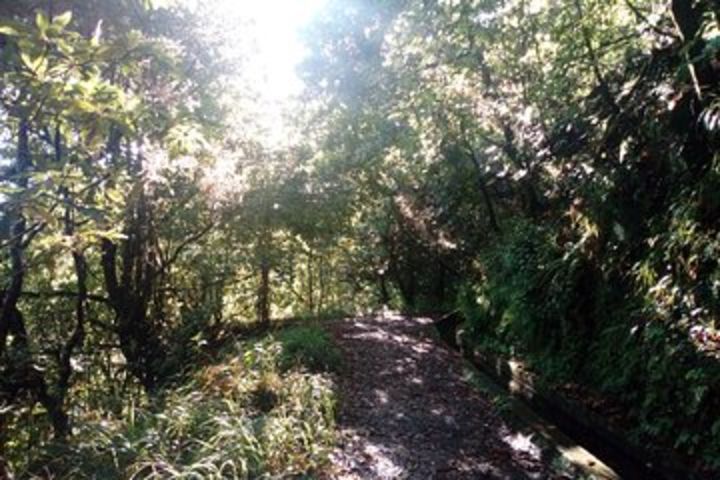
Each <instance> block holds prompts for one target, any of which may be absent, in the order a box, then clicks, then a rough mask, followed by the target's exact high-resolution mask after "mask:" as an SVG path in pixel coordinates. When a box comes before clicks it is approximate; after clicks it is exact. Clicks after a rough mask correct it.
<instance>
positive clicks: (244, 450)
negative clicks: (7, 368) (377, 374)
mask: <svg viewBox="0 0 720 480" xmlns="http://www.w3.org/2000/svg"><path fill="white" fill-rule="evenodd" d="M310 332H312V333H310ZM319 332H321V331H320V330H319V329H318V331H316V330H315V329H314V328H313V329H308V328H293V329H288V330H287V331H285V332H281V333H280V334H279V337H280V340H278V339H276V338H273V337H272V336H270V337H266V338H263V339H260V340H256V341H253V342H245V343H243V342H237V343H235V344H233V345H232V347H230V348H228V351H227V353H226V355H225V357H224V359H223V360H222V361H220V362H218V363H216V364H214V365H210V366H206V367H203V368H200V369H199V370H198V371H196V372H194V373H192V374H191V375H190V377H189V380H188V381H187V382H186V383H185V384H184V385H182V386H180V387H178V388H176V389H174V390H172V391H169V392H165V394H164V396H163V398H162V400H158V401H157V402H156V404H155V405H152V406H148V407H146V408H138V409H131V410H130V411H128V412H127V415H126V416H125V418H124V420H122V421H120V420H115V421H113V420H103V421H100V422H78V425H77V429H76V432H75V435H74V436H73V438H72V440H71V441H70V442H69V443H68V444H66V445H65V446H63V447H59V446H53V447H50V448H48V449H47V450H46V451H45V452H44V454H43V455H42V458H41V459H40V460H38V461H35V462H33V463H32V464H31V465H29V466H28V467H27V468H26V470H24V471H22V472H18V475H17V476H18V478H37V477H41V478H55V479H77V478H98V479H99V478H102V479H127V478H130V479H166V478H185V479H191V478H192V479H208V480H212V479H246V478H260V479H275V478H278V479H279V478H289V477H299V476H302V475H308V474H312V472H315V471H317V470H318V469H320V468H321V467H322V466H323V464H324V462H325V461H326V456H327V453H328V451H329V448H330V447H331V446H332V444H333V440H334V414H335V394H334V389H333V383H332V381H331V379H330V378H329V376H328V375H326V374H325V373H321V372H323V368H321V367H323V366H324V365H326V362H325V361H324V360H322V358H325V357H319V356H317V355H318V354H319V353H318V352H319V350H317V347H318V346H319V345H320V343H318V342H321V343H322V345H323V348H324V349H327V351H334V350H333V347H332V346H331V344H330V343H329V339H328V338H327V337H326V336H325V335H324V334H321V333H319ZM305 341H307V342H309V344H308V345H309V349H308V350H307V351H308V352H311V353H309V354H306V353H304V349H303V342H305ZM328 358H329V357H328ZM291 359H292V361H290V360H291ZM306 359H307V360H308V361H309V363H308V364H307V365H303V362H304V361H305V360H306ZM335 363H336V359H335V358H333V364H335ZM327 365H328V366H330V363H327ZM304 367H307V368H304ZM310 371H312V372H315V373H310Z"/></svg>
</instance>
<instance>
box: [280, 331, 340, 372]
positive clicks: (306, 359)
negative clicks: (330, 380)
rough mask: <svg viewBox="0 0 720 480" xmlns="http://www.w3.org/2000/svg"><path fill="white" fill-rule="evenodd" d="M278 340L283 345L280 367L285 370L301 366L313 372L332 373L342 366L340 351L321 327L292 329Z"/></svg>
mask: <svg viewBox="0 0 720 480" xmlns="http://www.w3.org/2000/svg"><path fill="white" fill-rule="evenodd" d="M278 339H279V340H280V343H281V344H282V354H281V357H280V365H281V367H282V368H284V369H287V368H291V367H298V366H301V367H305V368H306V369H308V370H310V371H312V372H330V371H337V370H338V369H339V368H340V366H341V363H342V357H341V355H340V352H339V350H338V349H337V347H336V346H335V345H334V344H333V342H332V340H331V339H330V335H329V334H328V333H327V332H326V331H325V330H323V329H322V328H320V327H317V326H301V327H290V328H287V329H285V330H283V331H282V332H281V333H280V334H279V336H278Z"/></svg>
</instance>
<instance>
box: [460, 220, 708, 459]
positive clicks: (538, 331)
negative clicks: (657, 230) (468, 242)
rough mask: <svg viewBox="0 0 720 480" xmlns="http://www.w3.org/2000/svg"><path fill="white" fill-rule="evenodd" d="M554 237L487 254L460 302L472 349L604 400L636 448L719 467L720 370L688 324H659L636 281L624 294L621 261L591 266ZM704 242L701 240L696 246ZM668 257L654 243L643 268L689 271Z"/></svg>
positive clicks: (533, 234)
mask: <svg viewBox="0 0 720 480" xmlns="http://www.w3.org/2000/svg"><path fill="white" fill-rule="evenodd" d="M557 230H558V229H556V231H557ZM551 231H552V230H550V229H549V228H547V227H544V226H537V225H533V224H532V223H530V222H519V223H518V224H516V225H515V226H514V227H513V228H510V229H508V231H507V233H505V235H504V236H503V238H502V239H501V240H500V241H498V242H497V243H496V244H494V245H493V246H491V247H489V248H488V249H487V250H486V251H485V252H484V254H483V259H484V261H483V266H484V268H485V270H484V275H485V281H484V282H483V283H482V284H481V287H472V286H471V285H468V286H466V287H464V288H463V290H462V293H461V295H460V296H459V298H458V308H459V309H460V311H461V312H462V313H463V315H464V317H465V318H466V325H467V332H468V336H469V340H470V342H473V343H475V344H476V345H478V346H480V347H481V348H483V349H490V350H494V351H496V352H499V353H504V354H516V355H518V356H520V357H521V358H524V359H526V360H527V361H528V362H529V364H530V365H531V366H532V368H533V369H534V370H535V371H537V372H538V373H540V374H541V376H542V377H543V378H544V379H545V380H547V381H549V382H551V383H554V384H558V385H559V384H563V383H565V382H579V383H580V384H582V385H585V386H589V387H591V388H592V389H594V390H596V391H599V392H602V393H604V394H605V395H606V396H607V397H608V398H611V399H614V400H616V401H618V402H620V403H621V404H623V405H625V407H626V408H627V412H628V415H626V418H625V419H624V421H625V422H626V427H628V429H629V430H630V431H631V433H632V435H633V437H634V438H635V440H636V441H638V442H643V443H644V442H651V444H652V443H657V442H658V441H659V442H660V443H661V444H663V445H665V447H669V448H676V449H678V450H679V451H682V452H684V453H685V454H687V455H690V456H693V457H695V458H700V459H701V461H702V462H703V463H704V464H705V466H709V467H714V468H718V467H720V463H719V461H718V459H720V421H718V415H719V414H720V404H718V401H717V398H718V395H717V392H718V389H719V388H720V368H719V367H718V364H717V361H716V360H715V359H713V358H711V357H710V356H708V355H706V354H704V353H703V352H702V351H700V350H701V349H699V348H698V345H696V344H693V342H692V338H691V337H690V335H689V332H688V324H687V323H684V322H682V321H681V318H682V316H681V315H678V316H677V317H673V316H665V317H663V316H662V315H660V314H659V313H662V312H658V308H660V307H659V306H658V305H656V304H655V302H658V301H660V299H659V297H658V295H659V292H658V288H657V287H654V286H651V285H645V284H642V283H637V282H633V279H632V276H631V275H629V276H627V277H626V282H629V284H626V285H623V284H622V280H621V279H622V277H621V276H620V275H619V272H617V271H613V268H617V266H616V265H614V264H613V263H611V262H612V261H615V260H616V259H614V258H608V259H600V260H599V263H594V260H593V259H591V258H588V257H586V256H584V253H583V252H582V250H581V249H573V248H567V247H568V245H565V247H566V248H561V246H560V245H558V237H557V236H553V235H552V234H551V233H550V232H551ZM672 232H673V230H672V229H669V230H668V233H667V236H672ZM705 239H706V236H705V235H696V236H694V237H693V240H692V244H693V245H694V246H697V244H698V243H703V242H706V240H705ZM667 249H668V245H667V243H660V242H658V243H656V244H655V246H654V248H651V249H649V250H648V251H647V252H645V253H644V254H643V257H642V258H643V260H641V261H639V262H638V265H644V267H642V268H648V267H647V262H652V259H654V258H656V257H657V256H658V255H661V256H662V258H663V260H662V263H661V264H662V266H665V265H667V264H668V262H670V264H671V265H673V266H676V265H677V264H678V263H682V261H683V260H682V259H681V258H678V257H675V258H669V257H668V256H667ZM690 250H694V248H691V249H690ZM603 260H604V261H606V262H610V263H609V264H603V263H602V262H603ZM656 267H657V265H656ZM606 275H607V276H606ZM610 279H612V280H610ZM666 282H667V281H666ZM666 288H668V291H673V290H676V289H679V288H681V287H680V286H677V285H675V286H670V285H668V286H667V287H666ZM623 291H630V295H629V296H625V297H622V296H620V295H618V292H623ZM671 300H672V299H667V298H666V299H664V300H663V301H664V302H666V301H671ZM696 308H699V307H696ZM653 313H654V314H653ZM628 421H629V422H630V423H627V422H628Z"/></svg>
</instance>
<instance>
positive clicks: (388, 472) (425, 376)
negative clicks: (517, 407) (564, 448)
mask: <svg viewBox="0 0 720 480" xmlns="http://www.w3.org/2000/svg"><path fill="white" fill-rule="evenodd" d="M332 333H333V335H334V337H335V340H336V342H337V343H338V345H339V346H340V348H341V350H342V351H343V354H344V361H345V364H344V368H343V374H342V375H341V378H340V392H341V399H340V401H341V407H340V413H339V419H338V423H339V425H338V427H339V430H340V437H341V438H340V441H339V446H338V447H337V448H336V450H335V451H334V452H333V453H332V455H331V466H330V469H329V472H328V477H329V478H332V479H339V480H355V479H363V480H365V479H422V480H426V479H482V478H512V479H515V478H552V476H553V475H552V474H551V473H550V469H549V466H548V465H547V463H548V461H547V460H544V459H543V458H542V456H541V454H540V452H539V451H538V449H537V448H536V447H535V446H534V445H532V443H531V442H530V441H529V440H528V439H527V438H526V437H523V436H522V435H521V434H519V433H515V432H513V431H512V430H511V429H510V428H509V427H508V425H507V424H506V423H505V422H503V420H502V419H501V418H500V416H499V415H498V413H497V411H496V408H495V407H493V405H492V403H491V402H490V400H489V399H487V398H485V397H484V396H483V395H482V394H481V393H480V392H479V391H477V390H476V389H473V388H472V387H471V386H470V385H469V384H468V383H467V382H466V381H465V380H464V379H463V361H462V358H461V356H460V355H459V354H458V353H456V352H454V351H451V350H449V349H447V348H445V346H444V345H443V344H442V342H441V340H439V338H438V337H437V335H436V334H435V333H434V328H433V325H432V320H430V319H428V318H412V317H404V316H400V315H388V314H379V315H378V316H376V317H361V318H355V319H351V320H347V321H342V322H338V323H335V324H334V325H333V327H332Z"/></svg>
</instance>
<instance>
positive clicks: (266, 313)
mask: <svg viewBox="0 0 720 480" xmlns="http://www.w3.org/2000/svg"><path fill="white" fill-rule="evenodd" d="M257 321H258V323H259V324H260V325H262V326H263V327H269V326H270V262H269V261H268V259H267V257H263V258H262V260H261V261H260V286H259V287H258V295H257Z"/></svg>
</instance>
